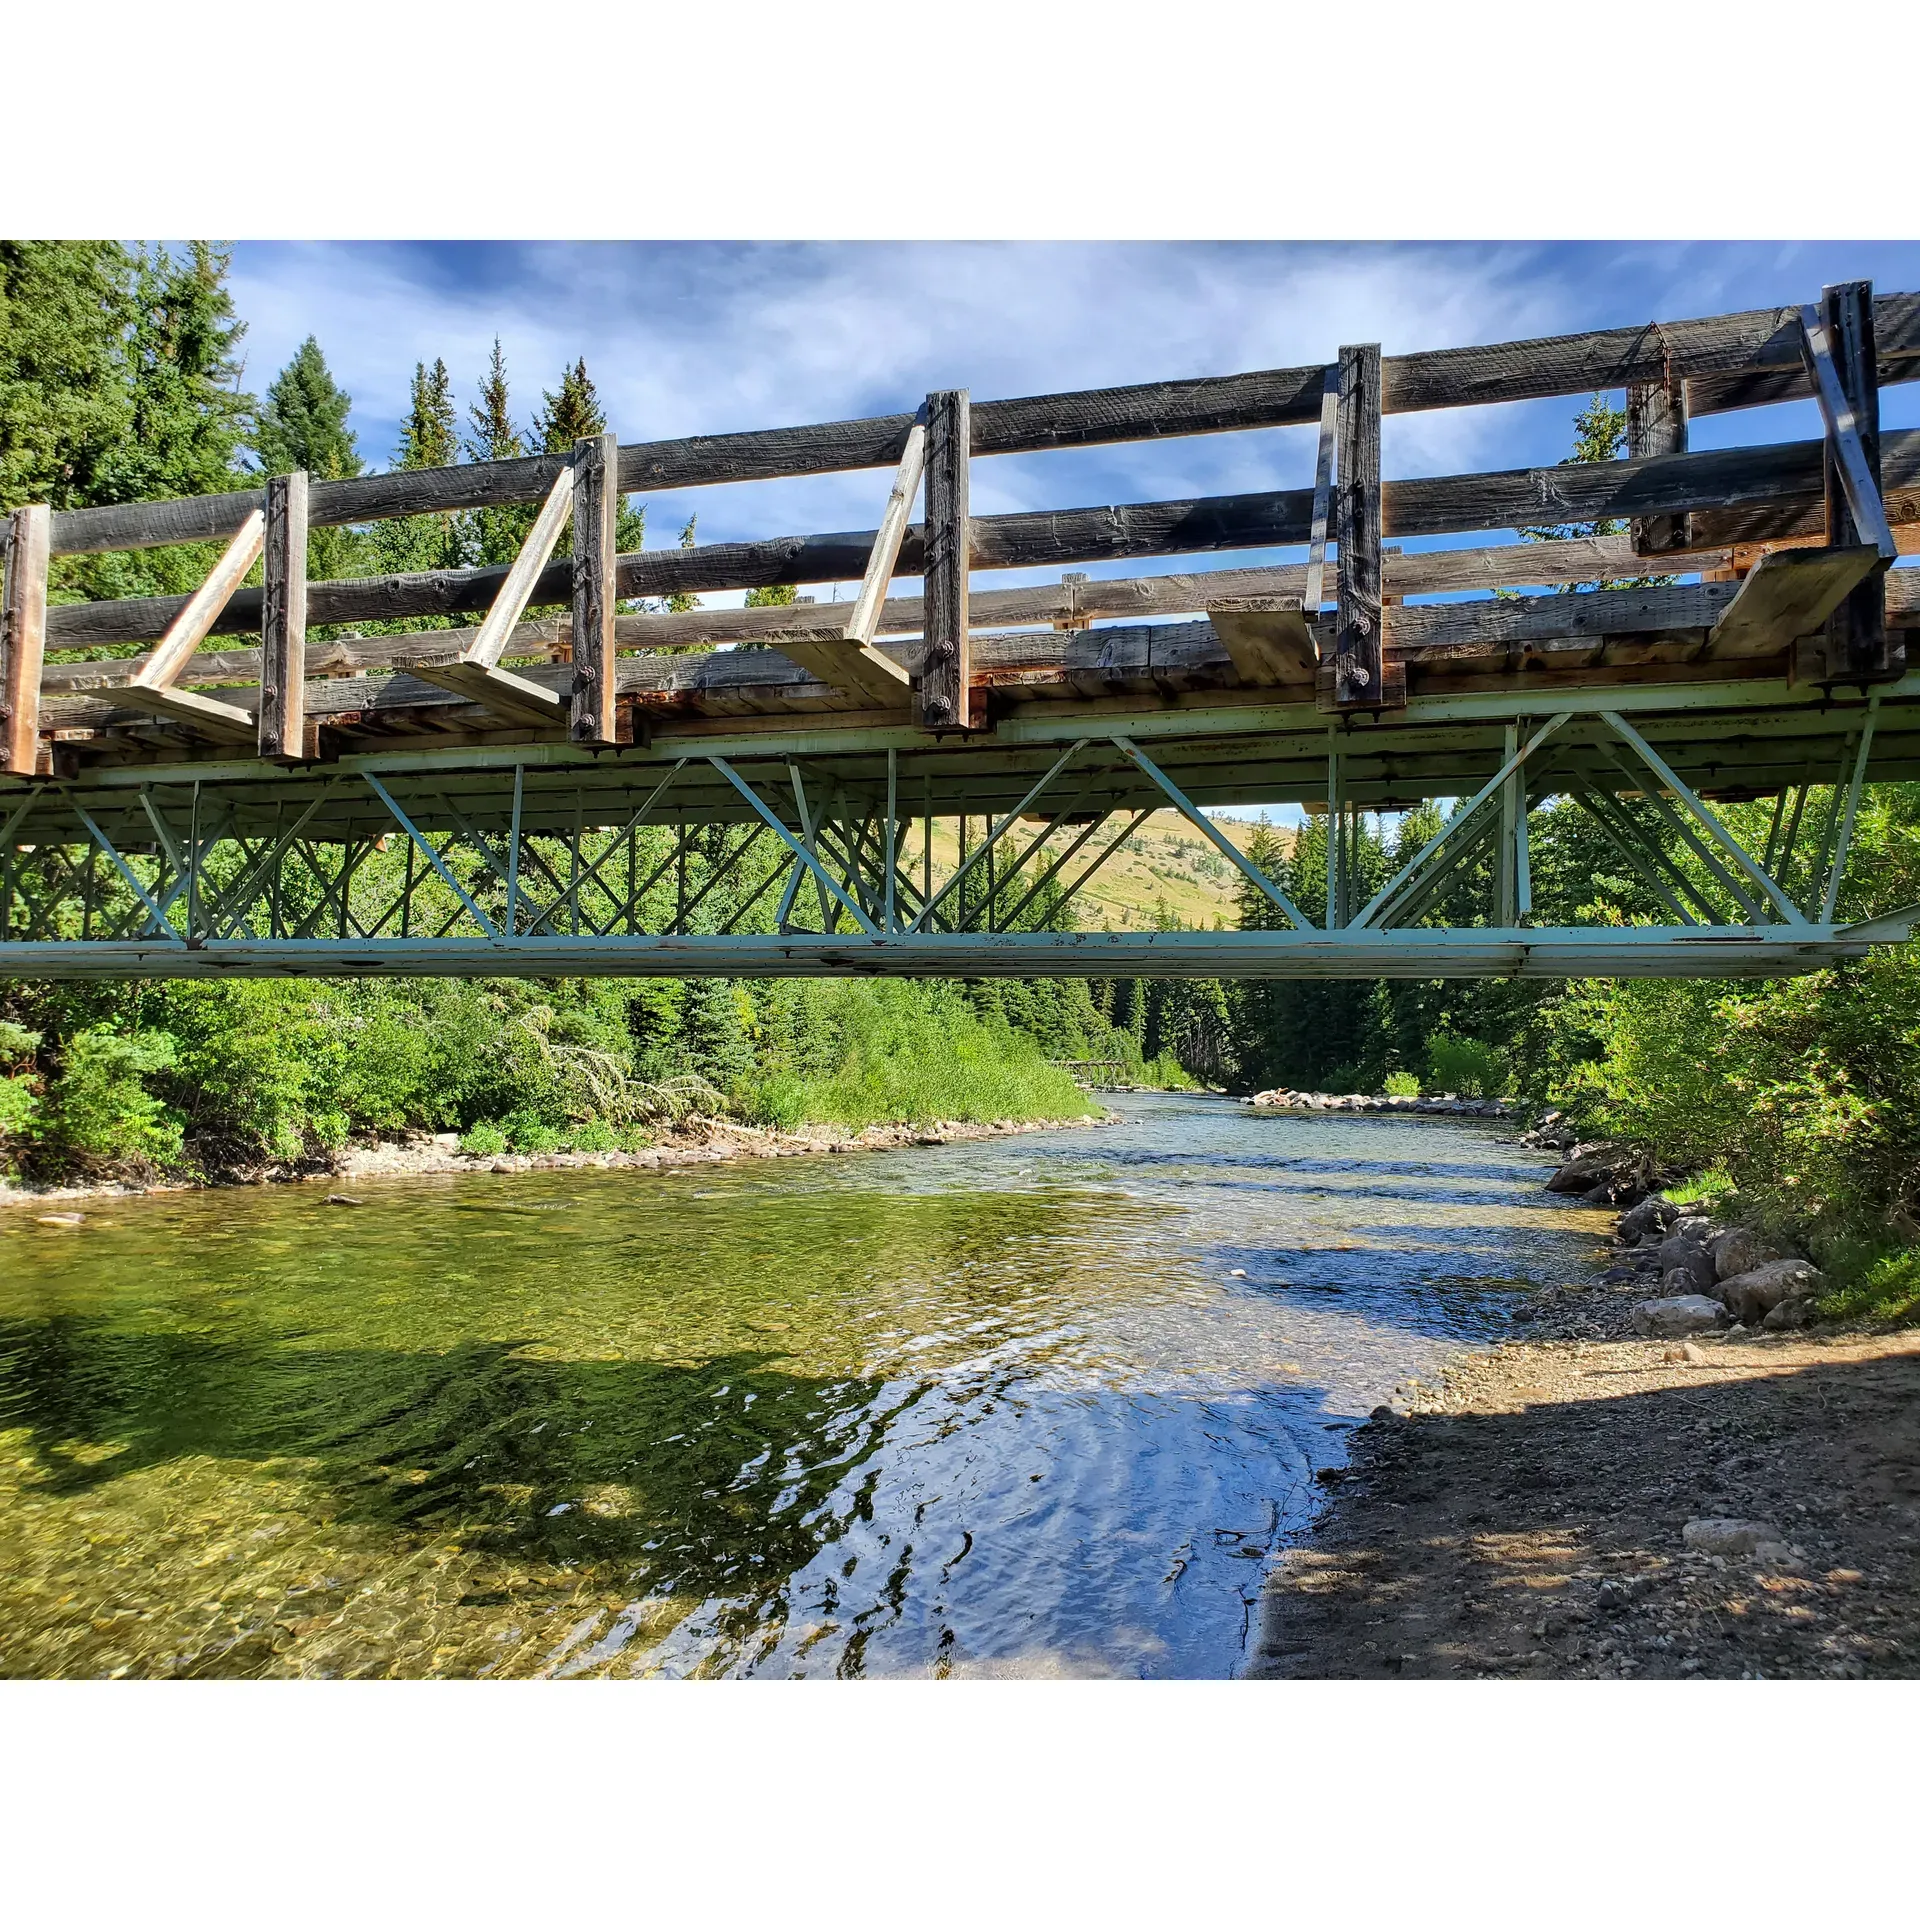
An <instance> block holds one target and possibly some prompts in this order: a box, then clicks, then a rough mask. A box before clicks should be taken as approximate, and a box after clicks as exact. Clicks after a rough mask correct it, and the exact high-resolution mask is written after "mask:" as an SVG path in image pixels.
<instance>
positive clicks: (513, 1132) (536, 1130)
mask: <svg viewBox="0 0 1920 1920" xmlns="http://www.w3.org/2000/svg"><path fill="white" fill-rule="evenodd" d="M500 1126H501V1130H502V1131H503V1132H504V1133H505V1134H506V1136H507V1138H508V1139H509V1140H510V1141H512V1142H513V1150H514V1151H515V1152H516V1153H557V1152H558V1151H559V1150H560V1149H561V1148H562V1147H563V1146H565V1145H566V1136H565V1135H564V1134H562V1133H561V1131H560V1129H559V1128H558V1127H556V1126H554V1125H552V1124H551V1123H550V1122H549V1121H548V1120H547V1119H546V1118H545V1117H544V1116H543V1115H541V1114H540V1113H538V1112H534V1111H530V1110H529V1109H527V1108H525V1107H517V1108H515V1109H514V1111H513V1112H512V1113H510V1114H508V1115H506V1117H505V1118H504V1119H503V1120H502V1121H501V1122H500Z"/></svg>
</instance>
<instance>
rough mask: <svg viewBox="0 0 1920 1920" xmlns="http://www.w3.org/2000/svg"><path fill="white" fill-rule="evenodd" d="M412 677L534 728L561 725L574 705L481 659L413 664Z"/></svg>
mask: <svg viewBox="0 0 1920 1920" xmlns="http://www.w3.org/2000/svg"><path fill="white" fill-rule="evenodd" d="M411 671H412V674H413V676H414V678H415V679H418V680H424V681H425V682H426V683H427V685H428V686H431V687H445V688H446V689H447V691H448V692H450V693H457V694H459V695H460V696H461V697H462V698H463V699H467V700H472V701H474V702H475V703H476V704H478V705H480V706H483V707H486V708H488V709H489V710H490V711H492V712H494V713H497V714H499V715H500V716H501V717H502V718H503V719H507V720H518V721H520V722H522V723H523V724H524V725H527V726H533V727H562V726H565V725H566V724H567V723H568V720H569V718H570V717H571V715H572V712H573V704H572V702H571V701H570V700H567V699H565V698H563V697H562V696H561V695H560V694H558V693H556V692H554V690H553V689H552V688H551V687H543V686H541V685H539V684H538V682H536V681H532V680H528V679H526V678H525V677H524V676H523V675H521V674H517V673H509V672H508V671H507V670H506V668H505V667H490V666H488V665H487V664H486V663H485V662H484V661H482V660H449V661H447V662H445V663H444V664H443V665H440V666H435V667H414V668H412V669H411Z"/></svg>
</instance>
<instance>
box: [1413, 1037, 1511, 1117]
mask: <svg viewBox="0 0 1920 1920" xmlns="http://www.w3.org/2000/svg"><path fill="white" fill-rule="evenodd" d="M1508 1077H1509V1076H1508V1072H1507V1063H1506V1061H1505V1060H1503V1059H1502V1058H1501V1057H1500V1055H1499V1054H1498V1053H1497V1052H1496V1051H1495V1050H1494V1049H1493V1048H1492V1047H1490V1046H1488V1045H1487V1043H1486V1042H1485V1041H1484V1040H1474V1039H1469V1038H1467V1037H1466V1036H1465V1035H1462V1034H1454V1033H1437V1034H1435V1035H1434V1037H1433V1039H1432V1040H1431V1041H1429V1042H1428V1045H1427V1084H1428V1085H1429V1086H1431V1087H1437V1088H1439V1089H1440V1090H1441V1091H1443V1092H1446V1093H1458V1094H1464V1095H1465V1096H1466V1097H1467V1098H1468V1099H1472V1100H1484V1099H1489V1098H1491V1097H1492V1096H1493V1095H1495V1094H1499V1093H1504V1092H1505V1091H1506V1087H1507V1080H1508Z"/></svg>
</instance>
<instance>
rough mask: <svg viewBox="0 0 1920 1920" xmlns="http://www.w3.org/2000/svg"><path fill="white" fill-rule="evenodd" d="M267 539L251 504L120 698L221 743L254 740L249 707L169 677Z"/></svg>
mask: <svg viewBox="0 0 1920 1920" xmlns="http://www.w3.org/2000/svg"><path fill="white" fill-rule="evenodd" d="M266 543H267V517H266V515H265V514H264V513H263V512H262V511H261V510H260V509H259V508H257V507H256V508H255V509H254V510H253V511H252V512H251V513H249V514H248V515H247V517H246V518H245V519H244V520H243V521H242V522H241V523H240V529H239V531H238V532H237V533H235V535H234V536H233V538H232V539H231V540H230V541H228V543H227V550H226V552H224V553H223V554H222V555H221V556H220V558H219V559H218V560H217V561H216V562H215V563H214V567H213V571H212V572H211V573H209V574H208V575H207V577H206V579H205V581H204V582H203V583H202V584H201V586H200V588H199V590H198V591H197V592H196V593H195V594H194V596H193V598H192V599H190V600H189V601H188V602H187V604H186V605H185V606H184V607H182V608H181V609H180V611H179V613H178V614H177V615H176V616H175V617H174V622H173V625H172V626H170V627H169V628H168V629H167V631H166V633H165V635H164V636H163V637H162V638H161V640H160V641H159V643H158V644H157V645H156V646H155V647H154V649H153V651H152V652H151V653H150V654H148V655H147V657H146V659H145V660H143V661H142V662H141V663H140V669H139V671H138V672H137V673H136V674H135V675H134V676H133V678H132V679H131V680H130V681H128V683H127V684H126V685H125V686H124V687H122V688H120V689H119V690H118V693H117V696H116V698H117V700H118V702H119V704H121V705H123V706H129V707H134V708H137V709H138V710H139V711H140V712H142V713H150V714H153V715H155V716H156V717H157V718H159V719H162V720H171V721H173V722H174V723H175V724H176V725H178V726H181V727H183V728H185V729H186V731H187V732H189V733H194V734H199V735H201V736H203V737H204V738H206V739H210V740H218V741H220V742H221V743H222V744H224V745H228V746H246V745H249V744H251V743H252V742H253V741H254V739H255V737H256V734H257V731H258V722H257V721H256V720H255V717H254V711H253V709H252V708H247V707H239V706H234V705H231V704H229V703H228V702H226V701H223V700H209V699H207V698H205V697H204V696H203V695H200V694H197V693H183V692H181V691H180V690H179V689H178V688H177V687H176V686H175V684H174V683H175V682H176V681H177V680H178V679H179V678H180V676H181V675H182V674H183V673H184V672H185V671H186V669H187V663H188V661H190V660H191V659H192V658H193V655H194V653H195V651H196V650H197V649H198V647H199V645H200V643H201V641H202V640H204V639H205V638H206V637H207V635H208V634H209V633H210V632H212V630H213V623H214V622H215V621H216V620H217V619H219V617H220V615H221V614H222V613H223V612H224V611H225V610H226V605H227V602H228V601H229V600H231V599H232V598H233V596H234V594H235V593H236V592H237V591H238V589H239V586H240V583H241V582H242V581H243V580H244V579H245V578H246V577H247V575H248V573H249V572H250V571H251V570H252V567H253V563H254V562H255V561H256V560H258V559H259V558H260V555H261V553H262V552H263V551H264V550H265V547H266Z"/></svg>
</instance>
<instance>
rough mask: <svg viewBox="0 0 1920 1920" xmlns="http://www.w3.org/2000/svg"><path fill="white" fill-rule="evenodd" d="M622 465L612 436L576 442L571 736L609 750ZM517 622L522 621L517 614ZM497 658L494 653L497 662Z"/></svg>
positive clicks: (614, 729) (612, 727) (612, 721)
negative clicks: (620, 469)
mask: <svg viewBox="0 0 1920 1920" xmlns="http://www.w3.org/2000/svg"><path fill="white" fill-rule="evenodd" d="M619 463H620V443H619V442H618V441H617V440H616V439H615V438H614V437H613V435H612V434H610V433H603V434H601V435H599V437H598V438H596V439H591V440H577V441H575V442H574V448H573V706H572V713H571V719H570V724H569V727H568V733H569V736H570V737H571V738H572V739H574V740H575V741H578V742H580V743H582V744H584V745H589V746H611V745H612V744H613V742H614V739H615V737H616V735H617V732H618V729H617V727H616V726H615V715H614V708H615V700H614V678H615V676H614V667H613V621H614V602H615V597H616V596H615V590H614V578H613V576H614V570H615V568H616V566H617V564H618V551H619V543H618V539H617V536H616V533H615V528H616V527H617V526H618V524H619V512H620V488H619V483H618V470H619ZM549 551H551V549H549ZM545 557H546V556H545V555H544V554H543V555H542V556H541V558H542V559H543V560H544V559H545ZM521 604H522V606H524V605H525V602H524V601H523V602H522V603H521ZM514 618H515V619H516V620H517V619H518V618H519V612H518V610H516V612H515V615H514ZM503 645H504V641H503ZM499 657H500V656H499V654H498V653H496V654H495V655H494V659H495V660H496V661H498V659H499Z"/></svg>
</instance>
